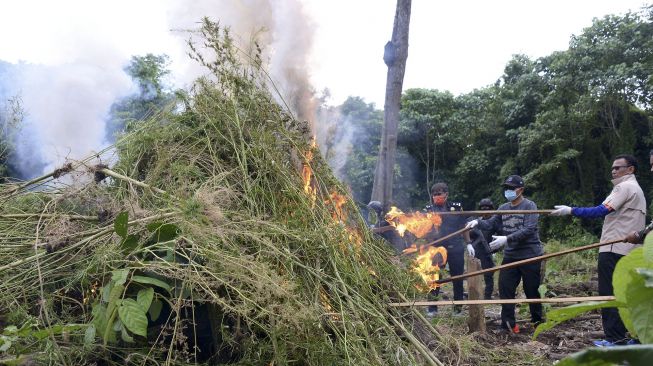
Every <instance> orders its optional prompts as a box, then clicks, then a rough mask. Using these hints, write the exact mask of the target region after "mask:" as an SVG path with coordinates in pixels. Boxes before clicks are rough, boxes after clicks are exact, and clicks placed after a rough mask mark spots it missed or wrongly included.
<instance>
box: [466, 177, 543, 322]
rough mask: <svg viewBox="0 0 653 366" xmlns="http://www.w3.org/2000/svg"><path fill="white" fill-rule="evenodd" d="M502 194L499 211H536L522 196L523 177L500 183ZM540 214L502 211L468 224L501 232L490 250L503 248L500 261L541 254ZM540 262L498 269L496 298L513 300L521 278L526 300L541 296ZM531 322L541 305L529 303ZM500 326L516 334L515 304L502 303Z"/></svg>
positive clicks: (539, 318) (539, 314)
mask: <svg viewBox="0 0 653 366" xmlns="http://www.w3.org/2000/svg"><path fill="white" fill-rule="evenodd" d="M502 186H503V188H504V196H505V197H506V199H507V200H508V201H509V202H507V203H504V204H503V205H501V206H500V207H499V210H500V211H502V210H519V211H521V210H537V205H535V203H534V202H533V201H531V200H529V199H527V198H525V197H524V196H523V193H524V180H523V179H522V178H521V177H520V176H518V175H511V176H509V177H508V178H506V180H505V181H504V182H503V185H502ZM538 219H539V215H537V214H532V215H527V214H503V215H494V216H492V217H490V218H489V219H487V220H472V221H470V222H469V223H468V224H467V226H468V227H476V226H478V228H480V229H481V230H489V231H491V230H494V231H496V232H499V233H501V234H502V235H493V236H492V237H493V238H494V240H493V241H492V242H490V248H491V250H496V249H498V248H501V247H505V250H504V254H503V262H502V265H503V264H508V263H512V262H516V261H519V260H522V259H527V258H532V257H537V256H540V255H542V253H543V249H542V243H541V242H540V236H539V234H538V226H537V225H538ZM540 268H541V262H539V261H538V262H534V263H528V264H524V265H521V266H519V267H513V268H508V269H503V270H501V272H499V297H500V298H501V299H514V298H515V294H516V291H517V286H519V282H521V281H522V280H523V281H524V285H523V287H524V293H525V294H526V297H527V298H529V299H536V298H540V294H539V292H538V288H539V287H540V282H541V273H540ZM529 309H530V312H531V322H533V323H534V324H538V323H540V322H542V319H543V318H542V304H529ZM501 327H502V328H504V329H508V330H510V331H511V332H513V333H519V326H518V325H517V321H516V320H515V305H514V304H503V305H501Z"/></svg>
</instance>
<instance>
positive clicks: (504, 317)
mask: <svg viewBox="0 0 653 366" xmlns="http://www.w3.org/2000/svg"><path fill="white" fill-rule="evenodd" d="M518 260H519V259H511V258H504V260H503V263H502V264H508V263H511V262H516V261H518ZM540 267H541V263H540V262H537V263H530V264H525V265H522V266H519V267H514V268H508V269H504V270H501V272H499V297H500V298H502V299H514V298H515V293H516V292H517V286H518V285H519V282H520V281H521V280H524V285H523V286H524V293H525V294H526V297H527V298H529V299H539V298H540V293H539V292H538V288H539V287H540V281H541V278H540V276H541V274H540ZM528 306H529V308H530V311H531V322H533V323H536V322H541V321H542V304H529V305H528ZM515 324H516V321H515V305H514V304H503V305H501V326H502V327H504V328H506V327H511V328H512V327H514V326H515Z"/></svg>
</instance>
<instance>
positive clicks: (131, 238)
mask: <svg viewBox="0 0 653 366" xmlns="http://www.w3.org/2000/svg"><path fill="white" fill-rule="evenodd" d="M140 238H141V237H140V236H139V235H132V234H130V235H128V236H127V237H126V238H125V239H123V241H122V242H121V243H120V249H121V250H122V252H123V253H125V254H129V253H131V252H132V251H133V250H134V249H136V247H138V240H139V239H140Z"/></svg>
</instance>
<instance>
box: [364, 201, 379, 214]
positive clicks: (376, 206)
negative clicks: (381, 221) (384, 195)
mask: <svg viewBox="0 0 653 366" xmlns="http://www.w3.org/2000/svg"><path fill="white" fill-rule="evenodd" d="M367 208H369V209H371V210H374V211H376V212H381V211H383V205H382V204H381V202H379V201H370V203H368V204H367Z"/></svg>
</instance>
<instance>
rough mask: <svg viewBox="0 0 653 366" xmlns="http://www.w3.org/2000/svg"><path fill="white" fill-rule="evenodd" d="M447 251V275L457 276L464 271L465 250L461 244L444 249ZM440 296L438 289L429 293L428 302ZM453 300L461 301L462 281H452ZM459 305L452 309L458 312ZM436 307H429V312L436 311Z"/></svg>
mask: <svg viewBox="0 0 653 366" xmlns="http://www.w3.org/2000/svg"><path fill="white" fill-rule="evenodd" d="M446 249H447V262H448V263H449V274H450V275H451V276H457V275H461V274H463V272H464V271H465V249H464V248H463V245H462V244H459V245H453V246H451V247H446ZM438 294H440V288H439V287H438V288H437V289H435V290H431V292H429V300H434V299H436V298H437V296H438ZM453 299H454V300H462V299H463V280H458V281H453ZM460 308H461V306H460V305H456V306H454V309H456V310H459V309H460ZM437 309H438V307H437V306H429V311H436V310H437Z"/></svg>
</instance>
